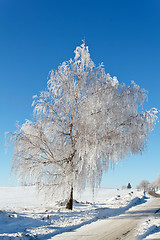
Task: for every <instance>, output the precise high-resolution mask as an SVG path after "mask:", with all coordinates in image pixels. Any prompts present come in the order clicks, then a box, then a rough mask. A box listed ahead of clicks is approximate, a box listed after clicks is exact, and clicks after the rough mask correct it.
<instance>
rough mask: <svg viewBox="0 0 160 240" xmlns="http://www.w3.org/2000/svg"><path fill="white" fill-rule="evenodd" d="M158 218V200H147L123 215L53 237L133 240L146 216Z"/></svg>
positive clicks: (86, 239)
mask: <svg viewBox="0 0 160 240" xmlns="http://www.w3.org/2000/svg"><path fill="white" fill-rule="evenodd" d="M155 214H156V216H160V199H159V198H153V197H151V199H149V200H148V201H147V202H145V203H143V204H139V205H137V206H135V207H132V208H131V209H130V210H128V211H127V212H126V213H125V214H122V215H119V216H116V217H111V218H108V219H105V220H99V221H97V222H93V223H91V224H88V225H85V226H83V227H81V228H79V229H77V230H75V231H71V232H66V233H63V234H60V235H57V236H54V237H53V238H52V239H54V240H135V239H136V237H135V236H136V227H137V226H138V224H139V222H140V221H141V220H142V219H143V218H144V219H145V218H146V217H148V216H151V215H152V216H153V215H155Z"/></svg>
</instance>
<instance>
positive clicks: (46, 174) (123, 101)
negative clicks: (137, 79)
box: [11, 43, 157, 198]
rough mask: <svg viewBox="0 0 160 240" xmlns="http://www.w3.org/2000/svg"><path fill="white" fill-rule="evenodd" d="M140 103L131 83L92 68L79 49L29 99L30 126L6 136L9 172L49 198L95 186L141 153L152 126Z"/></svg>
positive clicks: (141, 93) (152, 117) (142, 93)
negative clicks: (10, 155)
mask: <svg viewBox="0 0 160 240" xmlns="http://www.w3.org/2000/svg"><path fill="white" fill-rule="evenodd" d="M146 98H147V91H146V90H144V89H141V88H140V87H139V86H138V85H137V84H135V83H134V82H133V81H132V82H131V85H130V86H126V85H125V84H120V83H119V81H118V80H117V78H116V77H113V78H112V77H111V76H110V75H109V74H106V73H105V70H104V66H103V64H100V65H99V66H96V65H95V64H94V62H93V61H92V59H91V58H90V54H89V50H88V47H87V46H85V44H84V43H83V44H82V45H81V46H78V47H77V48H76V50H75V57H74V58H73V59H70V60H69V61H65V62H63V63H62V64H61V65H60V66H59V67H58V69H57V70H52V71H51V72H50V74H49V80H48V82H47V88H46V90H44V91H42V92H41V93H40V94H39V95H38V96H34V101H33V107H34V111H33V116H34V118H33V120H32V121H31V120H26V122H25V123H24V124H23V125H22V126H19V127H18V129H17V131H16V132H14V133H13V134H12V137H11V138H12V140H14V142H15V145H14V156H13V165H12V170H13V171H14V172H15V174H16V176H17V177H18V176H20V178H21V180H22V183H23V184H24V183H26V182H28V183H30V182H33V183H37V184H38V186H39V188H40V189H43V188H45V189H46V188H47V195H48V194H49V193H50V194H51V195H52V196H55V194H56V196H57V193H58V194H59V195H61V196H62V195H63V197H66V198H67V197H68V196H70V192H71V188H72V189H73V188H74V189H79V190H82V189H84V188H85V186H86V184H88V185H90V186H91V187H92V188H94V187H95V186H100V183H101V178H102V175H103V172H104V171H107V170H108V167H109V164H113V165H114V164H115V163H117V162H118V161H120V160H122V159H123V158H125V157H126V156H127V155H131V154H138V153H140V152H142V151H144V150H145V146H146V144H147V140H148V135H149V133H150V131H151V130H153V129H154V126H155V122H156V120H157V110H156V109H155V108H153V109H151V110H148V111H144V110H143V103H144V101H145V100H146ZM56 192H57V193H56Z"/></svg>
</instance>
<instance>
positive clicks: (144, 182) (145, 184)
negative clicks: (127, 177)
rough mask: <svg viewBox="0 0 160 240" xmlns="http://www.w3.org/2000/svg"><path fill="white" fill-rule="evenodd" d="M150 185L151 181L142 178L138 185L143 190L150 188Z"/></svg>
mask: <svg viewBox="0 0 160 240" xmlns="http://www.w3.org/2000/svg"><path fill="white" fill-rule="evenodd" d="M149 186H150V182H149V181H148V180H142V181H141V182H140V183H139V185H138V186H137V189H143V191H146V190H148V189H149Z"/></svg>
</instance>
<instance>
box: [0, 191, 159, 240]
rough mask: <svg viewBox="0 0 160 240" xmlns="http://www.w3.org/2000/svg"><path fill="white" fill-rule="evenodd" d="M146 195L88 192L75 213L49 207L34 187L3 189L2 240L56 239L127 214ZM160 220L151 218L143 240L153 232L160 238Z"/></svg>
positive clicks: (143, 227) (141, 235) (78, 199)
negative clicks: (87, 226) (81, 228)
mask: <svg viewBox="0 0 160 240" xmlns="http://www.w3.org/2000/svg"><path fill="white" fill-rule="evenodd" d="M142 197H143V194H142V192H137V191H136V190H117V189H103V188H101V189H99V190H97V191H96V192H95V196H94V199H93V196H92V192H91V191H89V189H87V190H86V191H85V192H83V194H82V195H81V196H78V195H75V197H74V198H75V199H76V201H75V202H74V209H73V211H69V210H66V209H65V207H64V206H63V202H60V201H59V202H56V203H54V204H49V203H46V202H45V201H44V198H43V196H41V197H39V198H37V196H36V190H35V188H34V187H25V188H23V187H11V188H9V187H8V188H7V187H5V188H3V187H1V188H0V239H5V240H9V239H15V237H16V239H51V238H52V239H54V236H58V235H59V234H61V233H63V232H66V231H71V230H76V229H77V228H79V227H81V226H84V225H87V224H90V223H92V222H96V221H100V220H101V219H104V218H109V217H113V216H118V215H120V214H123V213H124V212H125V211H126V210H128V209H130V208H131V207H132V206H135V205H136V204H138V203H140V201H141V199H142ZM159 231H160V220H159V219H156V218H153V217H150V218H147V219H145V220H143V221H142V222H141V224H140V225H139V227H138V229H137V234H138V235H139V239H150V238H147V237H148V236H149V234H151V233H152V236H153V238H152V239H154V237H155V239H160V238H158V237H157V235H158V236H160V234H159Z"/></svg>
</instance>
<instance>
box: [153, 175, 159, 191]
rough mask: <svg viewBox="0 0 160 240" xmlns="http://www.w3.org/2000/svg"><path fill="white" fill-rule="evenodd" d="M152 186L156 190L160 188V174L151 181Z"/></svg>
mask: <svg viewBox="0 0 160 240" xmlns="http://www.w3.org/2000/svg"><path fill="white" fill-rule="evenodd" d="M151 187H152V189H153V190H156V191H157V190H158V189H159V188H160V174H159V175H158V177H157V178H156V180H155V181H153V182H152V183H151Z"/></svg>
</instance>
